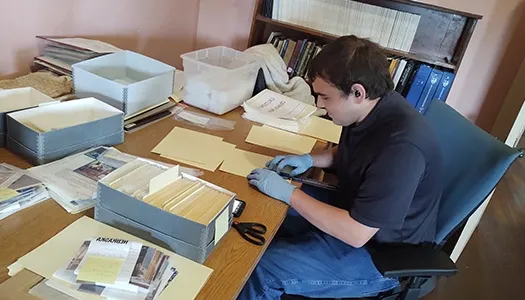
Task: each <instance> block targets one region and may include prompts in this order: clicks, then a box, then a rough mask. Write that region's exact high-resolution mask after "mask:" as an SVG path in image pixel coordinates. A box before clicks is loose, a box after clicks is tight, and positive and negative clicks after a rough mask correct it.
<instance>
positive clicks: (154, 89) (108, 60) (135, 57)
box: [72, 51, 175, 116]
mask: <svg viewBox="0 0 525 300" xmlns="http://www.w3.org/2000/svg"><path fill="white" fill-rule="evenodd" d="M72 68H73V85H74V89H75V94H76V95H77V96H78V97H82V98H87V97H96V98H98V99H100V100H102V101H104V102H106V103H108V104H109V105H111V106H113V107H115V108H117V109H119V110H121V111H123V112H124V114H125V116H129V115H133V114H134V113H136V112H138V111H141V110H143V109H144V108H147V107H151V106H154V105H156V104H159V103H161V102H163V101H166V99H168V97H169V96H170V95H171V94H173V81H174V78H175V68H174V67H172V66H170V65H167V64H164V63H162V62H160V61H157V60H155V59H152V58H150V57H147V56H144V55H141V54H138V53H135V52H132V51H119V52H115V53H112V54H108V55H104V56H100V57H97V58H93V59H90V60H86V61H83V62H80V63H77V64H74V65H73V66H72Z"/></svg>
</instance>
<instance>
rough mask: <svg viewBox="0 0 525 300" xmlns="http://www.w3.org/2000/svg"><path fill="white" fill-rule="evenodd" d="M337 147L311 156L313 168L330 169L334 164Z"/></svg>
mask: <svg viewBox="0 0 525 300" xmlns="http://www.w3.org/2000/svg"><path fill="white" fill-rule="evenodd" d="M336 152H337V146H335V147H333V148H330V149H328V150H326V151H324V152H321V153H318V154H311V156H312V161H313V162H314V167H316V168H330V167H331V166H332V165H333V164H334V157H335V153H336Z"/></svg>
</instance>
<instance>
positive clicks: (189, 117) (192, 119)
mask: <svg viewBox="0 0 525 300" xmlns="http://www.w3.org/2000/svg"><path fill="white" fill-rule="evenodd" d="M178 116H179V117H181V118H183V119H184V120H186V121H189V122H192V123H197V124H200V125H206V124H208V122H209V121H210V118H206V117H201V116H197V115H194V114H192V113H189V112H186V111H182V112H180V113H179V115H178Z"/></svg>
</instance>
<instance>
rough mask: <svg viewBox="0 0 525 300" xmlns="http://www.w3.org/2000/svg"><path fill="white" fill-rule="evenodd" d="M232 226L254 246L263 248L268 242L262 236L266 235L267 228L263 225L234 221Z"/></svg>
mask: <svg viewBox="0 0 525 300" xmlns="http://www.w3.org/2000/svg"><path fill="white" fill-rule="evenodd" d="M232 226H233V227H234V228H235V229H237V231H238V232H239V233H240V234H241V236H242V237H243V238H244V239H245V240H247V241H248V242H250V243H252V244H255V245H259V246H262V245H264V243H265V242H266V240H265V239H264V237H263V236H262V235H261V234H265V233H266V226H264V225H263V224H261V223H239V222H237V221H233V224H232Z"/></svg>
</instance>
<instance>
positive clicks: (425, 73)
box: [406, 64, 432, 107]
mask: <svg viewBox="0 0 525 300" xmlns="http://www.w3.org/2000/svg"><path fill="white" fill-rule="evenodd" d="M431 72H432V69H431V68H430V66H428V65H424V64H422V65H420V66H419V69H418V70H417V73H416V75H415V76H414V80H412V83H411V84H410V89H409V90H408V94H407V96H406V99H407V100H408V102H409V103H410V104H411V105H412V106H413V107H416V106H417V102H418V101H419V98H421V94H422V93H423V88H425V83H426V82H427V81H428V77H429V76H430V73H431Z"/></svg>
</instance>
